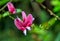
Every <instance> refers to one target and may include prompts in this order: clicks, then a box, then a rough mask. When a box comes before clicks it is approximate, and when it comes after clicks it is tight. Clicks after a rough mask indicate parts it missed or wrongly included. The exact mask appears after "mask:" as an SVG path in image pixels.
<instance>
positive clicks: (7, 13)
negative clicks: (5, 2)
mask: <svg viewBox="0 0 60 41" xmlns="http://www.w3.org/2000/svg"><path fill="white" fill-rule="evenodd" d="M9 15H10V14H9V12H5V13H4V14H3V15H2V17H6V16H9Z"/></svg>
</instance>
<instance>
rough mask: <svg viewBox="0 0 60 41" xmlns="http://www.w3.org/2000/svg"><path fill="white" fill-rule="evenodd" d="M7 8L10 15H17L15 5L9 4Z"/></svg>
mask: <svg viewBox="0 0 60 41" xmlns="http://www.w3.org/2000/svg"><path fill="white" fill-rule="evenodd" d="M7 7H8V10H9V12H10V13H12V14H15V13H16V10H15V7H14V6H13V4H12V3H11V2H8V3H7Z"/></svg>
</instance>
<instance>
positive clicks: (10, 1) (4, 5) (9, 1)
mask: <svg viewBox="0 0 60 41" xmlns="http://www.w3.org/2000/svg"><path fill="white" fill-rule="evenodd" d="M9 2H12V0H10V1H9ZM5 7H6V5H4V6H3V7H2V8H1V9H0V12H1V11H2V10H3V9H5Z"/></svg>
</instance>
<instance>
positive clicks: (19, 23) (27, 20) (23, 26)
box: [7, 2, 34, 35]
mask: <svg viewBox="0 0 60 41" xmlns="http://www.w3.org/2000/svg"><path fill="white" fill-rule="evenodd" d="M7 7H8V10H9V12H10V13H12V14H15V13H16V9H15V7H14V6H13V4H12V3H11V2H9V3H7ZM33 21H34V17H33V16H32V14H28V16H26V13H25V12H24V11H22V20H21V19H20V18H19V17H17V18H15V19H14V24H15V26H16V27H17V29H18V30H21V31H22V32H23V33H24V35H26V30H31V25H32V23H33Z"/></svg>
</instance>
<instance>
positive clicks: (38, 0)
mask: <svg viewBox="0 0 60 41" xmlns="http://www.w3.org/2000/svg"><path fill="white" fill-rule="evenodd" d="M36 2H38V3H42V2H44V0H36Z"/></svg>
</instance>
